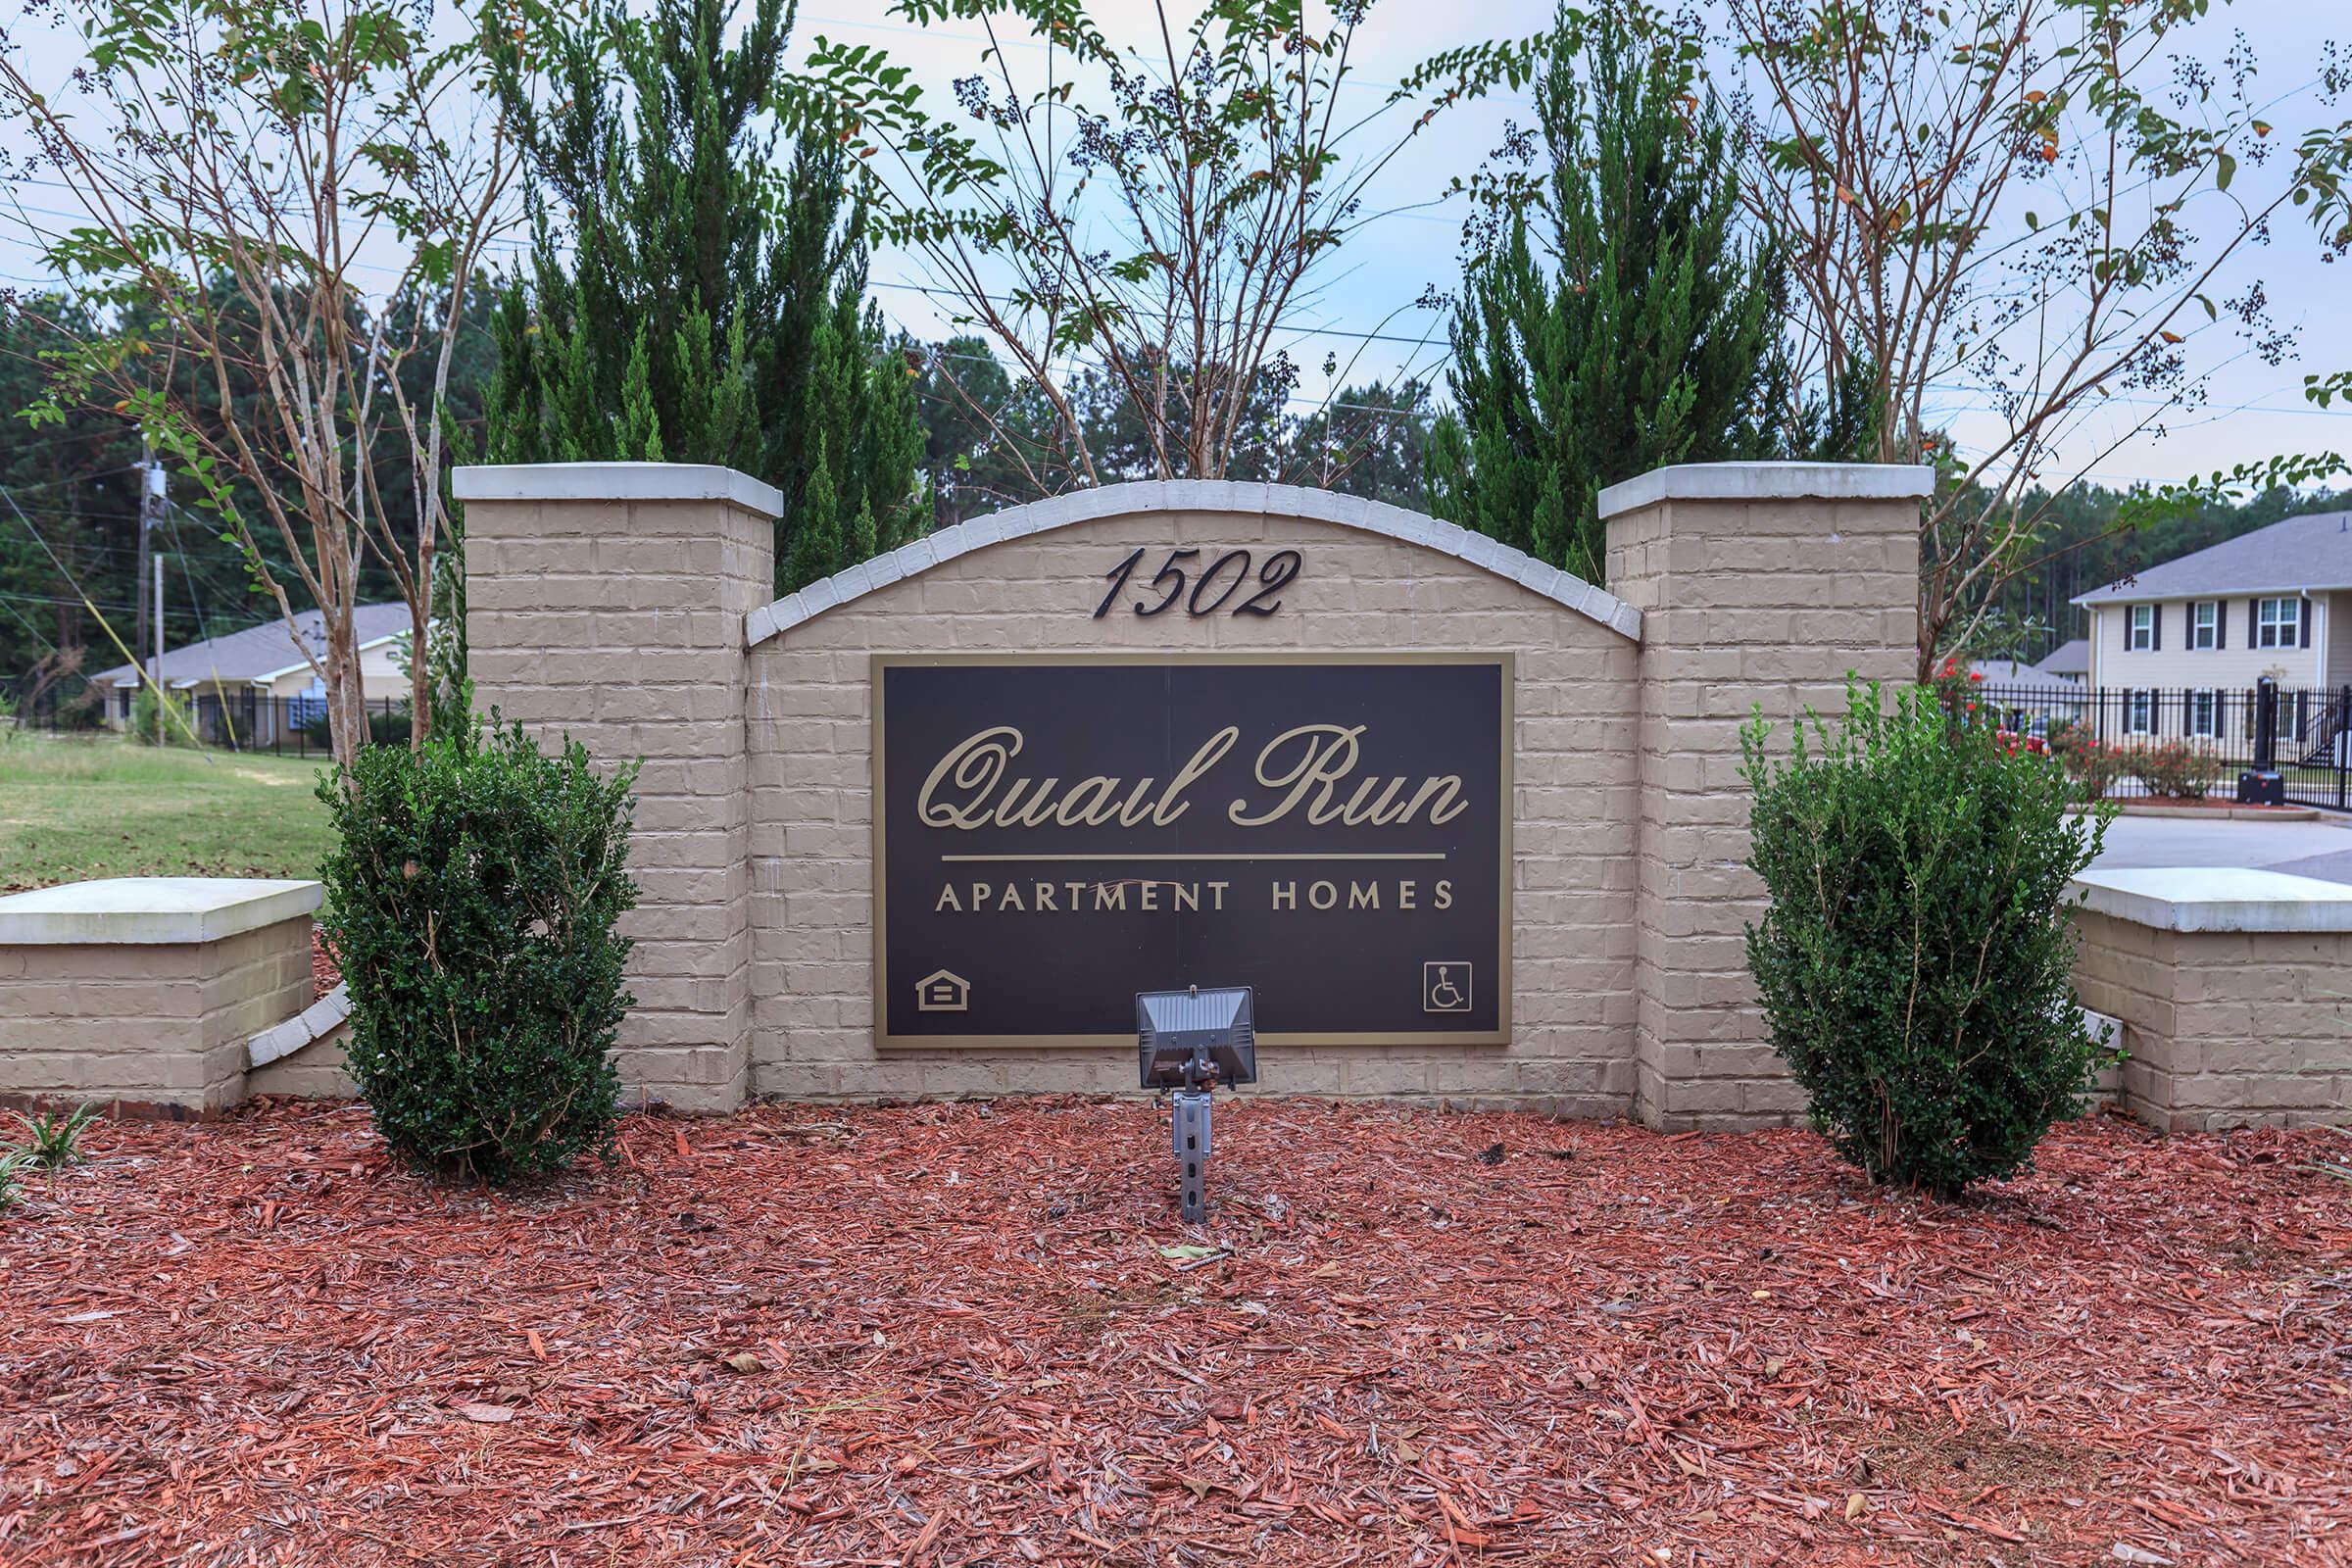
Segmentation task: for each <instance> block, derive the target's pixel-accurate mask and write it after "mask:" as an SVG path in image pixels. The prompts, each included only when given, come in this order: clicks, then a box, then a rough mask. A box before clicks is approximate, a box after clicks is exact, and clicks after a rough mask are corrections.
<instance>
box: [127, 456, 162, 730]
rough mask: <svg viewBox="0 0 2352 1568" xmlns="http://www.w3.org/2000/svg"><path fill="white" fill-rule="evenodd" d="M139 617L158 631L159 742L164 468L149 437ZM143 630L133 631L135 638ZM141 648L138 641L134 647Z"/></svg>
mask: <svg viewBox="0 0 2352 1568" xmlns="http://www.w3.org/2000/svg"><path fill="white" fill-rule="evenodd" d="M139 467H140V484H139V614H140V617H141V618H142V619H146V618H147V617H149V616H151V615H152V617H153V619H152V620H150V621H149V624H151V625H152V626H154V628H155V681H154V686H153V690H154V691H155V694H156V697H155V704H156V708H155V727H156V734H155V738H156V741H157V742H158V743H159V744H160V743H161V742H162V741H163V738H164V734H163V728H164V708H163V703H164V698H163V691H164V555H163V552H162V551H160V550H158V549H156V548H155V544H154V540H155V530H156V528H157V527H158V526H159V525H161V524H162V522H163V520H164V484H165V479H164V466H163V465H162V464H160V463H158V462H156V461H155V443H154V441H152V440H150V439H148V438H147V437H145V436H141V437H140V439H139ZM150 562H153V563H154V571H155V582H154V585H153V589H152V591H150V588H149V584H148V581H147V574H148V564H149V563H150ZM139 630H140V628H138V627H136V626H134V627H132V628H131V636H132V637H133V638H134V639H135V638H136V637H137V636H138V634H139ZM131 646H132V647H134V648H135V647H137V646H138V644H137V643H136V641H133V643H132V644H131Z"/></svg>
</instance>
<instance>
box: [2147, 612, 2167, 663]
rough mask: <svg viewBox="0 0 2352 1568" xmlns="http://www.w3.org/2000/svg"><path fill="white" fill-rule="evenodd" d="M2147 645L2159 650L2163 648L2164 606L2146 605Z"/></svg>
mask: <svg viewBox="0 0 2352 1568" xmlns="http://www.w3.org/2000/svg"><path fill="white" fill-rule="evenodd" d="M2148 647H2149V648H2151V649H2154V650H2157V651H2159V652H2161V651H2162V650H2163V648H2164V607H2163V606H2162V605H2150V606H2149V607H2148Z"/></svg>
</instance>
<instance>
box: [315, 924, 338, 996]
mask: <svg viewBox="0 0 2352 1568" xmlns="http://www.w3.org/2000/svg"><path fill="white" fill-rule="evenodd" d="M342 983H343V960H342V959H340V958H338V957H336V956H335V950H334V949H332V948H330V947H328V946H327V945H326V933H325V932H324V931H321V930H320V929H319V927H317V926H313V927H311V988H312V989H313V990H314V991H316V992H317V993H318V994H319V996H322V997H323V996H325V995H326V994H327V993H328V992H329V991H332V990H334V989H335V987H337V986H339V985H341V984H342Z"/></svg>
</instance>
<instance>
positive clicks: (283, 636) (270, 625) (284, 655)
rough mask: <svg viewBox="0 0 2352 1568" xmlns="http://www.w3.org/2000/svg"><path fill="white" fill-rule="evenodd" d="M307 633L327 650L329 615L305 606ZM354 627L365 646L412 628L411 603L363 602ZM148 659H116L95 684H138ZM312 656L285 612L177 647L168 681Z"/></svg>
mask: <svg viewBox="0 0 2352 1568" xmlns="http://www.w3.org/2000/svg"><path fill="white" fill-rule="evenodd" d="M294 619H295V621H296V623H297V624H299V625H300V626H301V627H302V634H303V636H304V637H305V638H307V639H308V640H309V642H310V645H311V646H312V648H314V649H318V650H319V651H321V652H323V651H324V643H323V642H322V641H321V639H322V638H323V637H324V635H325V629H326V617H325V615H323V614H321V613H319V612H318V611H316V610H306V611H303V612H302V613H299V614H297V615H296V616H295V617H294ZM351 620H352V630H353V631H354V632H355V633H357V634H358V637H359V642H360V646H361V647H362V648H367V647H369V646H371V645H373V644H376V643H380V642H383V641H385V640H387V639H389V638H392V637H396V636H398V635H400V634H401V633H402V632H405V631H407V630H409V629H410V621H409V607H408V606H407V605H404V604H398V603H395V604H389V605H361V606H360V607H359V608H358V609H356V610H354V611H353V612H352V614H351ZM149 662H150V661H149V660H141V661H140V662H139V663H138V664H136V665H131V664H117V665H116V666H115V667H114V668H112V669H106V670H100V671H99V672H98V673H97V674H95V675H92V676H91V677H90V683H91V684H92V685H94V686H133V685H137V684H138V683H139V671H140V670H142V669H144V668H146V667H147V665H148V663H149ZM307 662H308V661H307V660H306V659H305V658H304V657H303V653H302V649H301V648H300V647H298V646H296V644H295V641H294V638H293V636H292V634H291V633H289V632H288V631H287V630H286V623H285V620H284V618H283V617H282V616H277V615H272V616H270V618H269V619H268V620H265V621H263V622H262V623H261V624H260V625H258V626H248V627H246V628H245V629H244V630H243V631H232V632H227V633H224V634H222V635H221V636H219V637H211V638H207V639H206V640H204V641H203V642H194V643H189V644H187V645H186V646H185V647H182V648H172V649H168V650H166V651H165V654H164V675H163V679H164V684H165V685H167V686H193V685H195V684H196V683H198V682H199V681H208V682H209V681H214V680H218V681H221V682H222V683H224V684H227V685H232V686H233V685H235V684H237V683H238V682H240V681H257V680H265V679H268V678H270V677H271V676H276V675H283V674H286V673H287V672H289V671H291V670H295V669H300V668H301V667H303V665H305V664H306V663H307Z"/></svg>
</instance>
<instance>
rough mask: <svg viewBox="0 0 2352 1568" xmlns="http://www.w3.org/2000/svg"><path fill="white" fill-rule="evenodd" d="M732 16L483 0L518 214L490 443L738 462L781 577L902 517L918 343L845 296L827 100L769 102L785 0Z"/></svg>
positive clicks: (684, 1)
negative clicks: (905, 349) (775, 502)
mask: <svg viewBox="0 0 2352 1568" xmlns="http://www.w3.org/2000/svg"><path fill="white" fill-rule="evenodd" d="M736 22H737V12H736V7H735V6H734V5H732V4H730V3H728V0H659V3H657V4H656V5H654V7H653V8H652V10H651V12H650V14H644V15H633V14H632V13H631V12H630V11H629V10H628V9H627V8H626V7H624V6H622V5H620V4H618V3H614V0H603V3H594V4H591V5H590V6H589V7H587V8H586V9H585V10H582V9H581V8H579V7H576V6H565V5H558V4H544V3H541V0H521V3H519V4H515V5H501V6H497V7H494V8H493V9H491V10H490V11H488V12H485V14H484V18H483V29H482V39H483V46H484V51H485V53H486V54H487V55H488V56H489V57H490V59H491V60H492V61H493V62H494V71H495V76H496V80H497V83H498V87H499V92H500V95H501V97H502V99H503V101H504V103H505V105H506V109H507V112H508V114H509V116H510V117H511V119H512V121H513V123H514V124H515V127H516V133H517V136H518V139H519V140H520V142H521V144H522V146H523V147H524V149H525V151H526V153H527V157H528V164H529V172H530V180H529V205H530V209H531V220H532V226H533V244H532V250H531V259H530V266H529V270H528V275H527V276H525V277H517V278H515V279H514V280H513V282H512V284H511V286H510V287H509V288H508V290H507V292H506V296H505V299H504V301H503V303H502V308H501V310H500V312H499V316H498V319H497V324H496V333H497V338H498V348H499V368H498V374H497V380H496V390H495V392H494V395H493V398H492V406H493V413H492V417H491V421H490V423H491V429H490V435H489V452H490V456H491V458H492V460H493V461H495V462H502V463H527V462H576V461H583V460H589V461H594V460H632V461H634V460H643V461H667V462H671V463H713V464H722V465H725V466H729V467H734V468H739V469H742V470H743V471H745V472H747V473H752V474H755V475H758V476H759V477H760V478H762V479H765V480H766V481H767V482H768V483H770V484H773V485H774V486H776V488H777V489H779V490H781V491H782V492H783V494H784V497H785V512H784V515H783V516H781V517H780V518H779V519H778V520H777V523H776V571H777V579H778V585H779V587H781V588H784V589H790V588H794V587H798V586H799V585H801V584H802V583H804V582H808V581H809V580H812V579H813V578H816V577H821V576H825V575H827V574H828V573H830V572H833V571H836V570H839V569H840V568H842V567H843V566H847V565H850V564H855V563H856V562H858V561H860V560H863V559H864V558H865V557H867V556H870V555H872V554H873V553H874V552H875V551H876V550H879V549H887V548H890V547H892V546H894V545H896V544H898V543H900V542H902V541H903V540H904V539H905V538H906V537H907V536H908V533H909V532H910V530H911V531H919V530H918V528H917V525H918V521H919V520H920V516H921V511H920V509H921V506H922V503H921V499H920V497H919V496H918V495H917V493H916V486H915V467H916V463H917V460H918V459H919V458H920V456H921V453H922V431H921V429H920V427H919V426H918V425H917V423H916V421H915V417H914V395H915V394H914V388H913V386H912V384H911V383H912V380H913V378H914V374H915V371H916V368H917V367H914V366H910V365H909V363H908V362H907V359H906V357H905V356H904V355H903V354H902V353H899V352H895V351H894V350H893V349H892V346H891V345H890V344H889V342H888V341H887V337H886V333H885V331H884V328H883V324H882V321H881V318H880V315H879V313H878V312H876V311H874V310H872V309H871V308H869V307H868V306H867V305H866V303H865V232H864V231H865V221H864V215H863V212H862V210H861V209H860V207H859V206H858V202H857V201H856V200H854V199H853V197H852V196H851V195H850V194H849V191H850V186H851V182H852V180H851V172H850V158H849V153H848V150H847V148H846V147H845V145H844V142H843V138H842V132H841V131H840V129H839V127H838V124H837V123H836V121H835V120H834V118H833V117H832V115H831V113H830V111H829V110H828V109H824V108H821V107H820V108H815V109H808V110H807V112H806V113H805V114H804V113H799V112H798V111H799V110H801V109H805V108H807V106H795V109H796V113H795V114H794V115H793V116H788V117H786V118H785V119H784V120H779V117H778V116H777V114H776V113H775V110H776V108H777V103H776V87H777V84H778V81H779V79H780V77H781V75H782V72H783V65H782V62H783V56H784V51H785V48H786V45H787V43H788V41H789V39H790V36H791V32H792V25H793V7H792V5H790V4H789V3H787V0H758V3H757V4H756V6H755V7H754V8H753V10H752V11H751V13H750V14H749V15H748V16H746V17H743V18H742V19H741V24H742V25H741V26H740V29H737V27H736ZM730 34H732V39H733V41H732V42H729V41H728V39H729V36H730Z"/></svg>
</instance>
